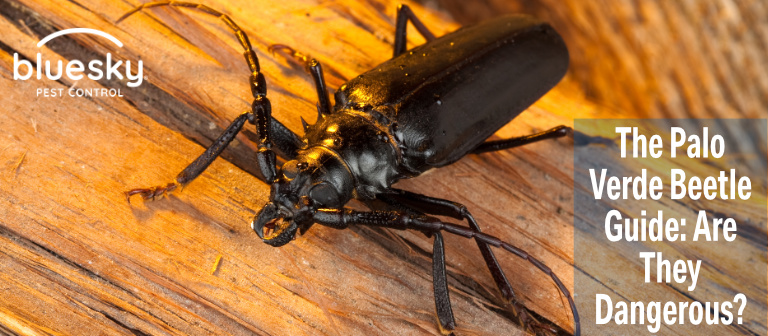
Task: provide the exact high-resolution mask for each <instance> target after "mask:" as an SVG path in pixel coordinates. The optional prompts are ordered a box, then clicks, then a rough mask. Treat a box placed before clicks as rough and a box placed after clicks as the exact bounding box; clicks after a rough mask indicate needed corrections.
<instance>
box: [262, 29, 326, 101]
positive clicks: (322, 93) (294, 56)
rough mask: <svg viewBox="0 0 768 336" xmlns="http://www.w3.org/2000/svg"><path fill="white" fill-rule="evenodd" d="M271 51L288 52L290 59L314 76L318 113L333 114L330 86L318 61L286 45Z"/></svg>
mask: <svg viewBox="0 0 768 336" xmlns="http://www.w3.org/2000/svg"><path fill="white" fill-rule="evenodd" d="M269 51H270V52H272V53H274V52H275V51H283V52H287V53H288V55H290V56H291V57H290V58H289V59H291V60H293V61H294V62H296V63H298V64H300V65H301V66H302V67H303V68H304V70H305V71H307V72H308V73H309V74H310V75H312V81H313V82H314V84H315V89H316V90H317V106H318V112H319V113H320V114H321V115H329V114H330V113H331V101H330V98H329V97H328V86H327V85H326V83H325V77H324V76H323V67H322V65H320V62H318V61H317V60H316V59H314V58H312V57H310V56H309V55H307V54H304V53H302V52H299V51H296V50H295V49H293V48H291V47H289V46H287V45H284V44H273V45H271V46H269Z"/></svg>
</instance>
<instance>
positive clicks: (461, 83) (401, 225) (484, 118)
mask: <svg viewBox="0 0 768 336" xmlns="http://www.w3.org/2000/svg"><path fill="white" fill-rule="evenodd" d="M158 6H177V7H187V8H192V9H196V10H199V11H202V12H204V13H208V14H210V15H214V16H217V17H219V18H221V19H222V20H223V21H224V22H225V23H226V24H227V25H228V26H229V28H230V29H231V30H232V31H233V32H234V34H235V35H236V37H237V39H238V41H239V42H240V44H241V45H242V47H243V49H244V57H245V60H246V62H247V64H248V67H249V68H250V71H251V75H250V80H249V83H250V88H251V93H252V96H253V102H252V104H251V110H250V111H247V112H244V113H242V114H241V115H240V116H238V117H237V118H236V119H235V120H234V121H233V122H232V123H231V124H230V125H229V126H228V127H227V129H226V130H225V131H224V132H223V134H222V135H221V136H220V137H219V138H218V139H216V140H215V141H214V143H213V144H212V145H211V146H210V147H208V148H207V149H206V150H205V152H204V153H203V154H202V155H200V156H199V157H198V158H197V159H195V160H194V161H193V162H192V163H191V164H189V165H188V166H187V167H186V168H185V169H184V170H183V171H182V172H181V173H179V174H178V175H177V177H176V179H175V181H174V182H171V183H168V184H166V185H164V186H158V187H153V188H139V189H132V190H130V191H127V192H126V197H127V198H128V200H129V201H130V197H131V196H133V195H140V196H141V197H142V198H143V199H145V200H149V199H154V198H156V197H159V196H162V195H165V194H166V193H169V192H171V191H173V190H175V189H177V188H179V187H181V186H184V185H185V184H187V183H189V182H191V181H192V180H193V179H195V178H196V177H197V176H199V175H200V174H201V173H202V172H203V171H204V170H205V169H206V168H207V167H208V165H210V164H211V162H213V160H214V159H216V157H218V156H219V154H221V152H222V151H223V150H224V148H225V147H226V146H227V145H228V144H229V143H230V142H231V141H232V140H233V139H234V137H235V135H237V133H238V132H240V130H241V129H242V128H243V126H244V125H245V123H246V122H247V123H250V124H253V125H255V127H256V129H257V133H258V152H257V154H256V161H257V164H258V166H259V171H260V172H261V175H262V176H261V177H260V178H261V179H262V180H263V181H264V182H266V183H267V184H268V185H270V196H269V201H268V202H267V203H266V204H265V205H264V207H263V208H262V209H261V210H259V211H258V213H257V214H256V216H255V217H254V219H253V222H252V224H251V227H252V228H253V230H254V231H255V232H256V234H257V235H258V236H259V237H260V238H261V239H262V240H263V242H265V243H267V244H269V245H271V246H275V247H279V246H282V245H285V244H287V243H289V242H290V241H291V240H293V239H294V238H295V237H296V234H297V232H300V233H304V232H306V231H307V230H309V228H310V227H311V226H312V225H314V224H320V225H324V226H327V227H331V228H335V229H345V228H348V227H349V226H352V225H367V226H378V227H384V228H391V229H397V230H408V229H412V230H417V231H421V232H423V233H425V234H426V235H427V236H432V237H434V243H433V244H434V245H433V286H434V295H435V306H436V311H437V316H438V320H439V324H440V325H439V326H440V329H441V332H444V333H450V332H451V331H452V330H454V329H455V327H456V323H455V320H454V316H453V312H452V311H451V304H450V298H449V293H448V285H447V278H446V269H445V251H444V244H443V237H442V232H443V231H445V232H449V233H452V234H456V235H460V236H464V237H467V238H473V239H474V240H475V241H476V243H477V245H478V247H479V249H480V251H481V253H482V255H483V258H484V260H485V262H486V264H487V266H488V269H489V270H490V272H491V275H492V277H493V279H494V282H495V283H496V285H497V287H498V289H499V290H500V292H501V294H502V296H503V297H504V299H506V300H507V301H508V302H510V303H512V304H513V306H514V307H513V308H514V309H515V311H516V312H517V313H518V316H519V317H520V319H521V320H522V321H523V322H524V324H528V323H529V322H530V324H531V326H532V327H534V328H541V329H543V330H546V329H547V327H546V326H544V325H541V324H539V323H538V322H537V321H535V320H534V319H533V318H532V316H530V315H529V313H528V312H527V310H526V309H525V307H523V306H522V305H521V304H520V303H518V302H517V301H516V299H515V295H514V291H513V290H512V287H511V285H510V283H509V281H508V280H507V278H506V276H505V274H504V272H503V271H502V269H501V266H500V265H499V263H498V261H497V259H496V256H495V255H494V253H493V251H492V250H491V246H495V247H500V248H503V249H505V250H507V251H509V252H511V253H513V254H515V255H517V256H519V257H521V258H523V259H526V260H528V261H529V262H530V263H531V264H533V265H534V266H535V267H536V268H538V269H540V270H541V271H543V272H544V273H546V274H547V275H549V276H550V278H551V279H552V280H553V281H554V282H555V284H556V285H557V287H558V289H559V290H560V291H561V292H562V293H563V295H564V296H565V297H566V298H567V300H568V303H569V305H570V308H571V311H572V314H573V320H574V330H575V334H576V335H578V334H580V323H579V315H578V312H577V311H576V307H575V304H574V301H573V298H572V297H571V295H570V293H569V292H568V290H567V289H566V288H565V286H564V285H563V283H562V282H561V281H560V279H559V278H558V277H557V276H556V275H555V274H554V273H553V272H552V271H551V270H550V269H549V268H548V267H547V266H546V265H544V264H543V263H542V262H540V261H538V260H537V259H535V258H534V257H532V256H531V255H530V254H528V253H527V252H525V251H523V250H521V249H519V248H516V247H514V246H512V245H510V244H507V243H505V242H503V241H501V240H500V239H498V238H496V237H493V236H490V235H487V234H484V233H482V232H481V231H480V227H479V226H478V224H477V222H476V221H475V219H474V217H473V216H472V214H471V213H470V212H469V211H468V209H467V208H466V207H465V206H464V205H462V204H459V203H456V202H452V201H449V200H444V199H439V198H435V197H430V196H426V195H420V194H417V193H413V192H409V191H405V190H399V189H395V188H393V187H392V184H393V183H395V182H396V181H398V180H401V179H407V178H413V177H416V176H418V175H420V174H422V173H424V172H426V171H428V170H430V169H433V168H438V167H443V166H446V165H449V164H451V163H453V162H456V161H457V160H459V159H461V158H462V157H464V156H466V155H468V154H479V153H485V152H491V151H498V150H502V149H508V148H513V147H518V146H521V145H525V144H529V143H532V142H536V141H540V140H544V139H552V138H558V137H562V136H565V135H567V134H568V133H569V132H570V128H569V127H566V126H557V127H555V128H552V129H550V130H547V131H544V132H541V133H537V134H532V135H528V136H523V137H517V138H510V139H505V140H496V141H488V142H486V141H485V140H486V139H487V138H488V137H490V136H491V135H492V134H493V133H494V132H496V131H497V130H498V129H500V128H501V127H502V126H503V125H505V124H506V123H508V122H509V121H511V120H512V119H514V118H515V117H517V116H518V115H519V114H520V113H522V112H523V111H524V110H525V109H526V108H527V107H528V106H530V105H531V104H533V103H534V102H535V101H536V100H538V99H539V98H540V97H541V96H542V95H544V94H545V93H546V92H548V91H549V90H550V89H551V88H552V87H554V86H555V85H556V84H557V83H558V82H559V81H560V79H562V77H563V76H564V75H565V72H566V70H567V68H568V50H567V48H566V46H565V44H564V42H563V40H562V38H561V37H560V35H559V34H558V33H557V32H556V31H555V30H554V29H553V28H552V27H551V26H550V25H548V24H546V23H544V22H541V21H538V20H536V19H533V18H531V17H527V16H519V15H518V16H503V17H500V18H497V19H493V20H490V21H487V22H484V23H481V24H479V25H475V26H469V27H463V28H461V29H459V30H457V31H455V32H453V33H449V34H446V35H444V36H442V37H440V38H436V37H435V36H434V35H433V34H432V33H431V32H430V31H429V30H428V29H427V28H426V27H425V25H424V24H423V23H422V22H421V21H420V20H419V19H418V18H417V17H416V16H415V15H414V13H413V11H411V10H410V8H409V7H408V6H406V5H400V6H399V7H398V11H397V18H396V28H395V42H394V48H393V57H392V58H391V59H390V60H388V61H386V62H384V63H382V64H381V65H379V66H377V67H375V68H373V69H371V70H370V71H368V72H366V73H363V74H361V75H359V76H358V77H356V78H354V79H352V80H350V81H348V82H347V83H345V84H343V85H342V86H341V87H340V88H339V89H338V90H337V92H336V94H335V104H334V105H333V106H331V103H330V97H329V95H328V90H327V87H326V84H325V80H324V77H323V70H322V66H321V64H320V63H319V62H318V61H317V60H315V59H313V58H309V57H303V56H302V54H300V53H298V52H295V51H294V50H293V49H291V48H290V47H287V46H283V45H275V46H273V48H275V49H285V50H288V51H290V52H292V53H293V55H294V56H299V58H301V59H302V62H304V63H305V65H306V69H307V70H308V72H309V73H310V75H311V77H312V80H313V82H314V85H315V88H316V90H317V96H318V103H317V110H318V118H317V122H316V123H314V124H312V125H310V124H308V123H307V122H305V121H304V120H303V119H302V124H303V126H304V133H305V134H304V136H299V135H297V134H296V133H294V132H292V131H291V130H289V129H288V128H287V127H285V126H284V125H283V124H281V123H280V122H279V121H277V120H276V119H274V118H273V117H272V108H271V104H270V101H269V98H267V84H266V79H265V77H264V75H263V73H262V72H261V69H260V66H259V59H258V57H257V56H256V53H255V52H254V50H253V47H252V46H251V43H250V41H249V39H248V36H247V35H246V33H245V32H244V31H243V30H242V29H241V28H240V27H239V26H238V25H237V24H236V23H235V22H234V21H233V20H232V19H231V18H230V17H229V16H228V15H226V14H224V13H221V12H219V11H217V10H215V9H213V8H210V7H208V6H205V5H202V4H197V3H191V2H180V1H161V2H150V3H146V4H143V5H140V6H138V7H136V8H134V9H133V10H131V11H129V12H128V13H126V14H125V15H123V16H122V17H121V18H119V19H118V21H117V22H118V23H119V22H120V21H122V20H124V19H125V18H127V17H128V16H130V15H132V14H134V13H136V12H138V11H140V10H142V9H144V8H150V7H158ZM409 21H410V22H411V24H413V26H414V27H415V28H416V30H417V31H418V32H419V33H420V34H421V35H423V36H424V38H425V39H426V40H427V42H426V43H425V44H423V45H421V46H418V47H415V48H413V49H411V50H409V51H407V50H406V27H407V24H408V22H409ZM271 49H272V48H271ZM278 154H279V155H280V156H281V157H283V158H284V159H285V160H286V162H285V163H284V164H283V165H282V166H281V167H278V166H277V155H278ZM352 199H357V200H361V201H363V202H364V203H365V204H367V205H368V206H369V208H371V210H372V211H356V210H351V209H349V208H345V205H346V204H347V202H349V201H350V200H352ZM434 216H447V217H452V218H455V219H459V220H462V221H467V223H468V224H469V227H464V226H460V225H456V224H451V223H446V222H443V221H441V220H440V219H438V218H437V217H434Z"/></svg>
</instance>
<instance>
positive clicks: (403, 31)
mask: <svg viewBox="0 0 768 336" xmlns="http://www.w3.org/2000/svg"><path fill="white" fill-rule="evenodd" d="M408 20H410V21H411V23H412V24H413V26H414V27H415V28H416V30H417V31H418V32H419V34H421V36H424V38H425V39H426V40H427V41H432V40H434V39H435V35H434V34H432V32H430V31H429V29H427V26H425V25H424V23H422V22H421V20H419V18H417V17H416V14H413V11H412V10H411V8H410V7H408V5H399V6H398V7H397V19H395V45H394V48H393V55H392V57H393V58H394V57H397V56H400V54H402V53H404V52H405V50H406V44H407V43H408V38H407V37H406V36H407V34H408Z"/></svg>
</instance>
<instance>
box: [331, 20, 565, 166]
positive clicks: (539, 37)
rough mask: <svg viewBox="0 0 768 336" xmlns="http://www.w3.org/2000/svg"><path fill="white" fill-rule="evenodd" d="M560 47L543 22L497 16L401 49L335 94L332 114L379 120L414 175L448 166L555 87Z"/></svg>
mask: <svg viewBox="0 0 768 336" xmlns="http://www.w3.org/2000/svg"><path fill="white" fill-rule="evenodd" d="M567 68H568V50H567V48H566V46H565V44H564V43H563V40H562V39H561V38H560V36H559V35H558V34H557V32H556V31H555V30H554V29H553V28H552V27H550V26H549V25H548V24H546V23H543V22H541V21H537V20H535V19H533V18H531V17H527V16H504V17H500V18H497V19H493V20H490V21H486V22H483V23H481V24H479V25H476V26H470V27H464V28H461V29H459V30H457V31H455V32H453V33H450V34H447V35H445V36H442V37H440V38H438V39H435V40H434V41H431V42H429V43H426V44H424V45H421V46H419V47H416V48H413V49H412V50H410V51H406V52H405V53H403V54H402V55H400V56H398V57H395V58H393V59H391V60H389V61H387V62H384V63H383V64H381V65H379V66H377V67H376V68H374V69H372V70H370V71H368V72H366V73H363V74H361V75H360V76H358V77H356V78H354V79H352V80H350V81H349V82H347V83H346V84H345V85H343V86H342V87H341V88H339V90H338V91H337V92H336V105H335V107H334V113H347V112H344V111H345V110H346V111H348V110H357V111H361V112H364V113H368V114H370V115H371V116H372V118H373V119H375V120H379V121H381V124H382V126H384V127H385V128H387V129H388V130H389V131H388V133H389V135H390V136H391V137H392V138H393V139H394V140H395V142H396V145H397V146H398V147H399V152H400V155H399V156H400V160H399V161H400V162H399V167H398V168H399V170H400V171H403V172H406V175H411V176H415V175H418V174H420V173H422V172H424V171H426V170H428V169H430V168H434V167H441V166H445V165H448V164H451V163H453V162H455V161H457V160H458V159H460V158H461V157H463V156H464V155H466V154H467V153H469V152H470V151H471V150H472V149H474V148H475V147H477V146H478V145H479V144H481V143H482V142H483V141H485V140H486V139H487V138H488V137H489V136H491V135H492V134H493V133H494V132H496V131H497V130H498V129H499V128H501V127H502V126H504V125H505V124H506V123H508V122H509V121H510V120H512V119H514V118H515V117H517V116H518V115H519V114H520V113H521V112H522V111H524V110H525V109H526V108H527V107H528V106H530V105H531V104H533V103H534V102H535V101H536V100H538V99H539V98H540V97H541V96H543V95H544V94H545V93H546V92H547V91H549V90H550V89H551V88H552V87H554V86H555V84H557V83H558V82H559V81H560V79H561V78H562V77H563V76H564V74H565V71H566V69H567Z"/></svg>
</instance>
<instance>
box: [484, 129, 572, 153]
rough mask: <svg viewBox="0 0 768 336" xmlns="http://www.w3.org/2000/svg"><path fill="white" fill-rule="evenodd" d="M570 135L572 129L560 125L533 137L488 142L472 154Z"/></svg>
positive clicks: (532, 135)
mask: <svg viewBox="0 0 768 336" xmlns="http://www.w3.org/2000/svg"><path fill="white" fill-rule="evenodd" d="M568 133H571V128H570V127H568V126H564V125H560V126H557V127H554V128H552V129H548V130H546V131H544V132H539V133H536V134H531V135H526V136H521V137H516V138H509V139H503V140H494V141H486V142H483V143H481V144H480V145H479V146H477V147H476V148H475V149H474V150H472V152H471V153H472V154H481V153H487V152H494V151H498V150H502V149H509V148H514V147H519V146H523V145H527V144H529V143H534V142H537V141H541V140H546V139H556V138H560V137H564V136H566V135H568Z"/></svg>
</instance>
